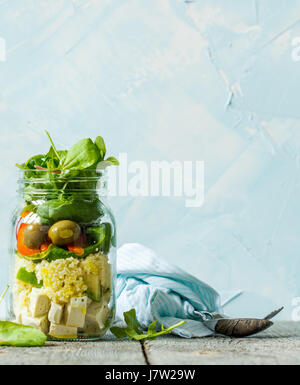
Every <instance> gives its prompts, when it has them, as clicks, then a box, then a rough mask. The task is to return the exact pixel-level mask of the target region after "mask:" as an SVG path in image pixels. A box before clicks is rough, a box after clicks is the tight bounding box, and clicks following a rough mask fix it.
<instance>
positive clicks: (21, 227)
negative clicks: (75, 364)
mask: <svg viewBox="0 0 300 385" xmlns="http://www.w3.org/2000/svg"><path fill="white" fill-rule="evenodd" d="M49 172H50V173H51V174H50V175H49ZM18 185H19V188H18V203H17V207H16V209H15V211H14V214H13V219H12V227H11V235H12V237H11V247H10V287H11V293H10V296H9V301H8V309H7V310H8V314H9V319H10V320H13V321H15V322H17V323H20V324H23V325H29V326H33V327H35V328H37V329H40V330H41V331H42V332H44V333H45V334H46V335H47V336H48V339H50V340H96V339H100V338H101V337H102V336H103V335H104V334H105V332H106V331H107V330H108V329H109V328H110V327H111V325H112V323H113V319H114V315H115V290H114V281H115V274H116V226H115V220H114V217H113V214H112V212H111V209H110V208H109V206H108V205H107V203H106V190H107V188H106V187H107V181H106V175H105V173H104V171H101V170H100V171H95V170H92V171H90V172H89V171H87V170H84V172H81V171H74V170H72V172H53V171H43V170H23V171H21V173H20V176H19V181H18Z"/></svg>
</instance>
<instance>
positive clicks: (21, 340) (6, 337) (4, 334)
mask: <svg viewBox="0 0 300 385" xmlns="http://www.w3.org/2000/svg"><path fill="white" fill-rule="evenodd" d="M7 290H8V286H7V287H6V289H5V291H4V293H3V294H2V295H1V297H0V303H1V302H2V300H3V298H4V296H5V294H6V292H7ZM46 340H47V337H46V336H45V334H44V333H42V332H41V331H40V330H37V329H34V328H33V327H31V326H24V325H19V324H16V323H14V322H10V321H0V346H17V347H25V346H44V345H45V342H46Z"/></svg>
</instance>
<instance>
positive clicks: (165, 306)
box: [116, 243, 241, 338]
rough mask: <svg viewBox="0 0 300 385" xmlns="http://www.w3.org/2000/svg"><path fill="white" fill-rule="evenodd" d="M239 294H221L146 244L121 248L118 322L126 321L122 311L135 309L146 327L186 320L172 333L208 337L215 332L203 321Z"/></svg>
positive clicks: (132, 244) (119, 256) (127, 245)
mask: <svg viewBox="0 0 300 385" xmlns="http://www.w3.org/2000/svg"><path fill="white" fill-rule="evenodd" d="M240 293H241V292H239V291H236V292H224V293H222V295H220V294H219V293H217V292H216V291H215V290H214V289H213V288H212V287H210V286H209V285H207V284H206V283H204V282H202V281H200V280H199V279H197V278H195V277H193V276H192V275H190V274H188V273H186V272H185V271H183V270H182V269H180V268H179V267H176V266H173V265H171V264H169V263H167V262H165V261H164V260H163V259H161V258H159V257H157V256H156V254H155V253H154V252H153V251H152V250H150V249H148V248H146V247H144V246H143V245H140V244H137V243H129V244H125V245H124V246H122V247H121V248H120V249H119V250H118V256H117V283H116V296H117V313H116V321H117V322H118V321H122V320H123V312H126V311H128V310H130V309H132V308H135V309H136V313H137V319H138V321H139V322H140V324H141V325H142V327H143V328H145V329H147V327H148V326H149V324H151V323H152V322H153V321H154V320H157V321H158V324H159V325H162V324H163V325H164V327H165V328H169V327H171V326H173V325H175V324H177V323H178V322H180V321H182V320H185V321H186V324H184V325H182V326H180V327H178V328H176V329H174V330H173V331H172V333H173V334H176V335H178V336H180V337H184V338H191V337H204V336H209V335H212V334H214V332H213V331H212V330H210V329H208V328H207V327H206V326H205V325H204V324H203V322H202V321H203V320H206V319H207V317H210V316H211V315H212V314H213V313H222V312H223V308H222V305H224V303H225V302H226V303H228V302H230V301H231V300H232V299H234V298H236V297H237V296H238V295H239V294H240ZM221 297H222V301H221Z"/></svg>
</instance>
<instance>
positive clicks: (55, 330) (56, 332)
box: [49, 323, 78, 339]
mask: <svg viewBox="0 0 300 385" xmlns="http://www.w3.org/2000/svg"><path fill="white" fill-rule="evenodd" d="M49 335H50V336H51V337H55V338H62V339H68V338H71V339H72V338H77V336H78V335H77V328H76V327H72V326H66V325H57V324H55V323H51V324H50V331H49Z"/></svg>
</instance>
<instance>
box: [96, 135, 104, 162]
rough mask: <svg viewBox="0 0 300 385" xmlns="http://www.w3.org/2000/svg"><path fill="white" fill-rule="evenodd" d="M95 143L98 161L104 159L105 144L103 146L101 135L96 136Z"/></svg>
mask: <svg viewBox="0 0 300 385" xmlns="http://www.w3.org/2000/svg"><path fill="white" fill-rule="evenodd" d="M95 145H96V146H97V147H98V150H99V152H100V161H101V160H104V158H105V155H106V146H105V143H104V140H103V138H102V136H97V138H96V140H95Z"/></svg>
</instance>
